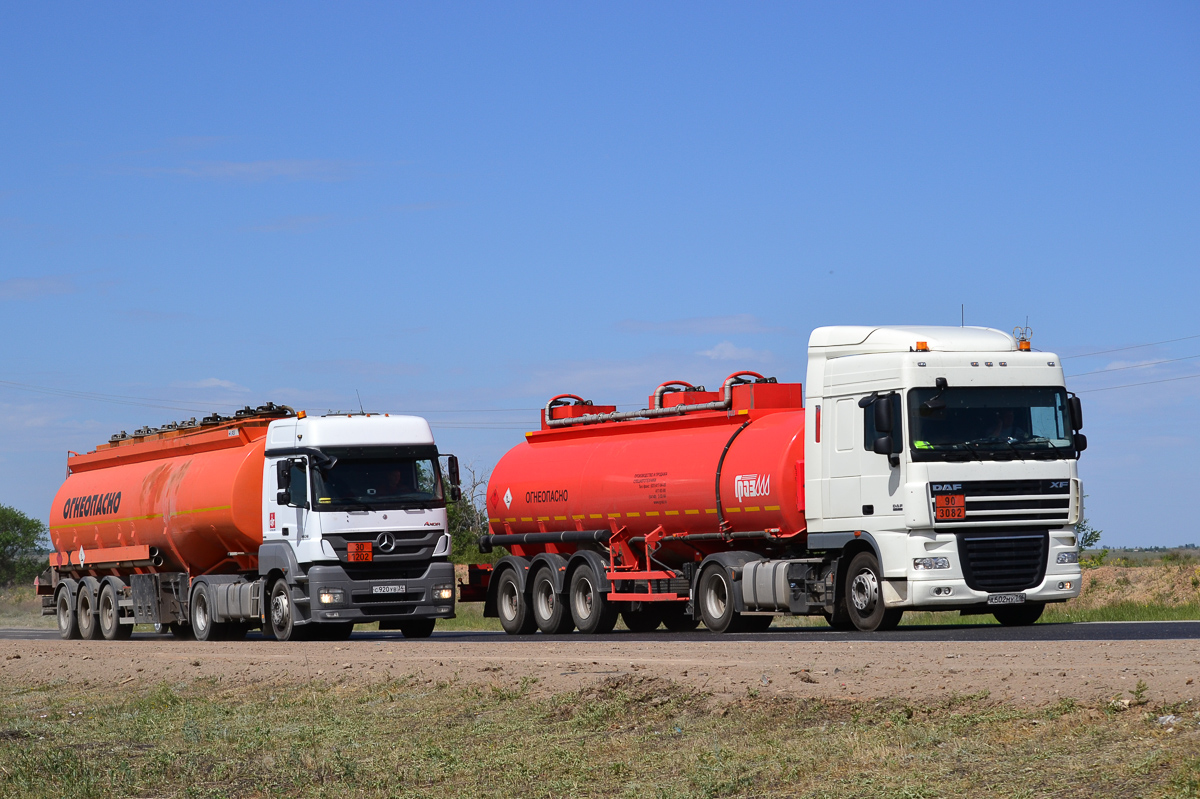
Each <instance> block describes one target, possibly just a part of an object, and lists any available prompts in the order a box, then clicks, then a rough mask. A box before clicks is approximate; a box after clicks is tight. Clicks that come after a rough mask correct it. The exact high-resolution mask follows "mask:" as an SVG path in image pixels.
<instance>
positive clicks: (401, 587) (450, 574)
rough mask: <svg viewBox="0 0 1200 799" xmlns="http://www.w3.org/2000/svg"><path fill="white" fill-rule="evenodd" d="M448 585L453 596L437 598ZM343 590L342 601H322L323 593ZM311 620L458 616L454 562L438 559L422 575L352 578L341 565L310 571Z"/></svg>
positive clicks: (326, 566) (314, 567) (343, 620)
mask: <svg viewBox="0 0 1200 799" xmlns="http://www.w3.org/2000/svg"><path fill="white" fill-rule="evenodd" d="M435 588H448V589H449V594H450V596H449V598H448V599H438V598H435V597H434V589H435ZM337 591H341V596H342V598H343V599H342V601H341V602H334V603H322V602H321V594H322V593H336V592H337ZM308 602H309V605H308V607H309V619H310V620H311V621H313V622H317V623H320V622H335V623H336V622H354V623H356V624H368V623H370V622H376V621H383V622H389V621H405V620H410V619H452V618H454V565H453V564H451V563H446V562H444V561H435V562H433V563H430V564H429V567H428V568H427V569H426V570H425V571H424V573H423V574H421V575H420V576H419V577H404V578H382V577H381V578H370V577H368V578H366V579H359V580H352V579H350V577H349V576H348V575H347V574H346V571H345V569H343V568H342V566H341V565H340V564H328V565H326V564H322V565H316V566H313V567H311V568H310V569H309V570H308Z"/></svg>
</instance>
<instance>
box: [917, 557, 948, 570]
mask: <svg viewBox="0 0 1200 799" xmlns="http://www.w3.org/2000/svg"><path fill="white" fill-rule="evenodd" d="M949 568H950V558H913V569H915V570H916V571H919V572H922V571H928V570H930V569H949Z"/></svg>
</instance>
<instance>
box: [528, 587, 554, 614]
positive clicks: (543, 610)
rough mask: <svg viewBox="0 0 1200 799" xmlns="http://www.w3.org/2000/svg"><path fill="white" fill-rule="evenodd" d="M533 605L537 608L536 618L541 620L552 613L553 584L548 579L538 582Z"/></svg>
mask: <svg viewBox="0 0 1200 799" xmlns="http://www.w3.org/2000/svg"><path fill="white" fill-rule="evenodd" d="M533 606H534V608H535V609H536V610H537V614H538V618H539V619H542V620H543V621H545V620H546V619H549V618H550V617H552V616H553V615H554V586H553V585H551V584H550V581H549V580H541V581H539V582H538V585H537V591H536V592H535V596H534V601H533Z"/></svg>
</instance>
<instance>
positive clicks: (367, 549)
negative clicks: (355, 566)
mask: <svg viewBox="0 0 1200 799" xmlns="http://www.w3.org/2000/svg"><path fill="white" fill-rule="evenodd" d="M346 560H348V561H350V562H351V563H370V562H371V561H373V560H375V552H374V550H373V549H372V548H371V542H370V541H351V542H349V543H348V544H346Z"/></svg>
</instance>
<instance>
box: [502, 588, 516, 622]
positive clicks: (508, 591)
mask: <svg viewBox="0 0 1200 799" xmlns="http://www.w3.org/2000/svg"><path fill="white" fill-rule="evenodd" d="M520 599H521V598H520V597H519V596H517V584H516V583H515V582H514V581H512V580H505V581H504V584H503V585H501V586H500V612H501V613H503V614H504V618H505V619H507V620H508V621H512V620H513V619H515V618H516V617H517V610H518V606H519V603H520Z"/></svg>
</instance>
